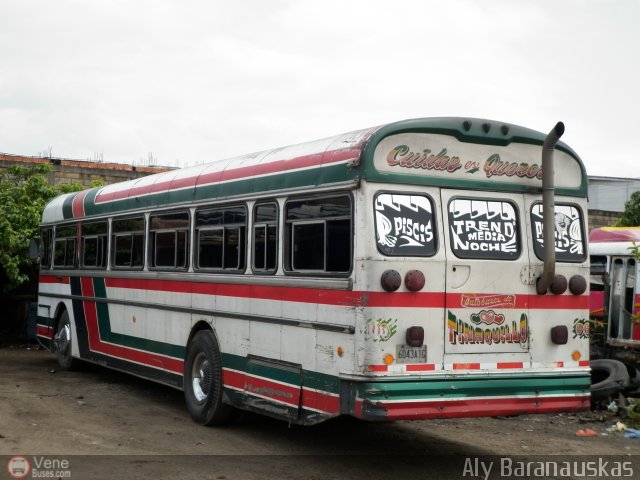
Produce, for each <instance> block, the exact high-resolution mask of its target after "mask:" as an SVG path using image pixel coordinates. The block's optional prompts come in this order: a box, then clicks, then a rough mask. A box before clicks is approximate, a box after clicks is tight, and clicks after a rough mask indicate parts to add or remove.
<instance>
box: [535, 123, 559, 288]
mask: <svg viewBox="0 0 640 480" xmlns="http://www.w3.org/2000/svg"><path fill="white" fill-rule="evenodd" d="M563 133H564V123H562V122H558V123H557V124H556V126H555V127H553V130H551V131H550V132H549V134H548V135H547V137H546V138H545V139H544V144H543V145H542V241H543V243H544V245H543V247H544V248H543V252H544V253H543V255H544V267H543V270H542V275H540V276H539V277H538V279H537V280H536V291H537V292H538V294H539V295H544V294H545V293H547V290H548V289H549V285H551V281H552V280H553V277H554V276H555V273H556V238H555V237H556V226H555V217H556V213H555V198H554V197H555V195H554V192H555V187H554V183H553V176H554V173H553V150H554V149H555V147H556V143H558V140H560V137H561V136H562V134H563Z"/></svg>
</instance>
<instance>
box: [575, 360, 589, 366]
mask: <svg viewBox="0 0 640 480" xmlns="http://www.w3.org/2000/svg"><path fill="white" fill-rule="evenodd" d="M578 366H579V367H589V366H591V362H590V361H589V360H580V361H579V362H578Z"/></svg>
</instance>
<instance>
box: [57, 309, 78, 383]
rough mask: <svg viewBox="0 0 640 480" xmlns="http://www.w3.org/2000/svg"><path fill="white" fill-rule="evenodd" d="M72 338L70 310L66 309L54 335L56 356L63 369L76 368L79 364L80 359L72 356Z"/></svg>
mask: <svg viewBox="0 0 640 480" xmlns="http://www.w3.org/2000/svg"><path fill="white" fill-rule="evenodd" d="M72 338H73V337H72V335H71V320H69V312H67V311H66V310H65V311H64V312H63V313H62V315H61V316H60V320H59V321H58V328H57V330H56V334H55V335H54V337H53V345H54V349H55V351H56V358H57V360H58V365H59V366H60V368H61V369H62V370H74V369H76V368H77V366H78V361H77V360H76V359H75V358H73V356H72V351H73V349H72V342H73V340H72Z"/></svg>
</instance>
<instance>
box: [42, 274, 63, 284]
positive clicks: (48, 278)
mask: <svg viewBox="0 0 640 480" xmlns="http://www.w3.org/2000/svg"><path fill="white" fill-rule="evenodd" d="M38 280H39V282H40V283H62V284H64V285H68V284H69V277H57V276H55V275H40V277H39V279H38Z"/></svg>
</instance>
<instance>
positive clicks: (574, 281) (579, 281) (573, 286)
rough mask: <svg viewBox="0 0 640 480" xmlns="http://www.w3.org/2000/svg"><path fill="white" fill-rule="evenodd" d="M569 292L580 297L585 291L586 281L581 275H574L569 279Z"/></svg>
mask: <svg viewBox="0 0 640 480" xmlns="http://www.w3.org/2000/svg"><path fill="white" fill-rule="evenodd" d="M569 291H570V292H571V293H573V294H574V295H582V294H583V293H584V292H586V291H587V281H586V280H585V278H584V277H583V276H582V275H574V276H573V277H571V278H570V279H569Z"/></svg>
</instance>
